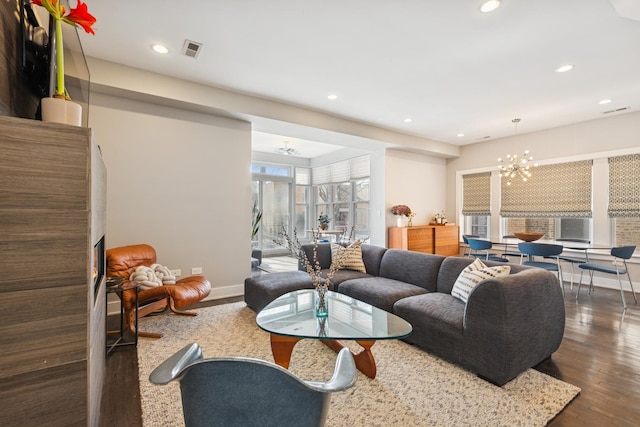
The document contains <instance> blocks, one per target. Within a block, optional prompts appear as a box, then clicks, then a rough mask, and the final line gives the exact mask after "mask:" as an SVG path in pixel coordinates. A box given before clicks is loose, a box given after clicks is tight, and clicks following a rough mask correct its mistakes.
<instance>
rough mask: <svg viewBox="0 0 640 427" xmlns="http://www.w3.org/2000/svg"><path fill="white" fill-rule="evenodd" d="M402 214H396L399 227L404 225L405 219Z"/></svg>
mask: <svg viewBox="0 0 640 427" xmlns="http://www.w3.org/2000/svg"><path fill="white" fill-rule="evenodd" d="M402 218H403V216H402V215H396V221H397V222H398V224H397V226H398V227H404V220H403V219H402Z"/></svg>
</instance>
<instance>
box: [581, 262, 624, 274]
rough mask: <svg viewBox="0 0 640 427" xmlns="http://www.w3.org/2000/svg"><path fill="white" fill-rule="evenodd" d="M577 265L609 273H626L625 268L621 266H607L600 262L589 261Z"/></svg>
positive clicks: (584, 268) (585, 268)
mask: <svg viewBox="0 0 640 427" xmlns="http://www.w3.org/2000/svg"><path fill="white" fill-rule="evenodd" d="M579 267H580V268H581V269H583V270H593V271H600V272H602V273H609V274H618V273H619V274H627V270H625V269H624V268H623V267H618V268H616V267H609V266H607V265H602V264H596V263H591V262H586V263H584V264H580V265H579Z"/></svg>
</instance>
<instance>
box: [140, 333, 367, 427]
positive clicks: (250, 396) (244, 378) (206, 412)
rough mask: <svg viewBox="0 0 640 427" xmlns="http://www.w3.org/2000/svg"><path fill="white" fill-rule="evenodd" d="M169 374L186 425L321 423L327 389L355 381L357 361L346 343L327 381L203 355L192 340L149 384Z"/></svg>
mask: <svg viewBox="0 0 640 427" xmlns="http://www.w3.org/2000/svg"><path fill="white" fill-rule="evenodd" d="M173 380H177V381H179V382H180V392H181V394H182V408H183V415H184V421H185V425H186V426H187V427H199V426H220V427H236V426H237V427H240V426H241V427H253V426H256V427H257V426H279V427H288V426H323V425H324V424H325V421H326V417H327V414H328V411H329V401H330V397H331V393H332V392H337V391H343V390H346V389H348V388H349V387H351V386H353V385H354V384H355V381H356V366H355V362H354V360H353V356H352V355H351V352H350V350H349V349H347V348H344V349H342V350H341V351H340V352H339V353H338V357H337V359H336V365H335V369H334V373H333V376H332V377H331V379H330V380H329V381H327V382H312V381H303V380H301V379H299V378H298V377H297V376H295V375H294V374H292V373H291V372H289V371H287V370H286V369H284V368H282V367H280V366H278V365H276V364H274V363H271V362H267V361H265V360H258V359H251V358H244V357H220V358H209V359H204V358H203V356H202V349H201V348H200V346H199V345H198V344H196V343H192V344H189V345H187V346H185V347H184V348H182V349H181V350H179V351H178V352H177V353H175V354H174V355H173V356H170V357H169V358H168V359H167V360H165V361H164V362H162V363H161V364H160V365H159V366H158V367H157V368H155V369H154V370H153V372H151V374H150V375H149V381H151V382H152V383H153V384H158V385H165V384H167V383H169V382H171V381H173Z"/></svg>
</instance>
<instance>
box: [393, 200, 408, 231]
mask: <svg viewBox="0 0 640 427" xmlns="http://www.w3.org/2000/svg"><path fill="white" fill-rule="evenodd" d="M391 213H392V214H394V215H395V216H396V221H397V224H396V225H397V226H398V227H403V226H404V220H403V218H404V217H408V216H409V215H410V214H411V208H410V207H409V206H407V205H395V206H392V207H391Z"/></svg>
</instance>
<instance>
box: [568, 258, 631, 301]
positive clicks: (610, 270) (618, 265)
mask: <svg viewBox="0 0 640 427" xmlns="http://www.w3.org/2000/svg"><path fill="white" fill-rule="evenodd" d="M635 250H636V247H635V246H618V247H615V248H611V256H612V257H613V259H614V264H613V265H604V264H598V263H596V262H591V261H589V262H585V263H584V264H580V265H579V267H580V269H581V270H582V271H581V272H580V283H578V292H576V300H577V299H578V296H579V295H580V285H582V273H583V272H584V271H585V270H586V271H588V272H589V277H590V280H589V294H591V291H592V290H593V272H594V271H598V272H600V273H606V274H615V275H616V277H617V278H618V284H619V285H620V295H621V296H622V306H623V307H624V309H625V310H626V309H627V301H626V299H625V297H624V289H622V280H621V278H620V275H624V274H626V275H627V278H628V279H629V286H631V293H632V294H633V299H634V300H635V302H636V304H637V303H638V297H637V296H636V291H635V290H634V289H633V282H632V281H631V275H630V274H629V268H628V267H627V260H628V259H629V258H631V257H632V256H633V253H634V252H635Z"/></svg>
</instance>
